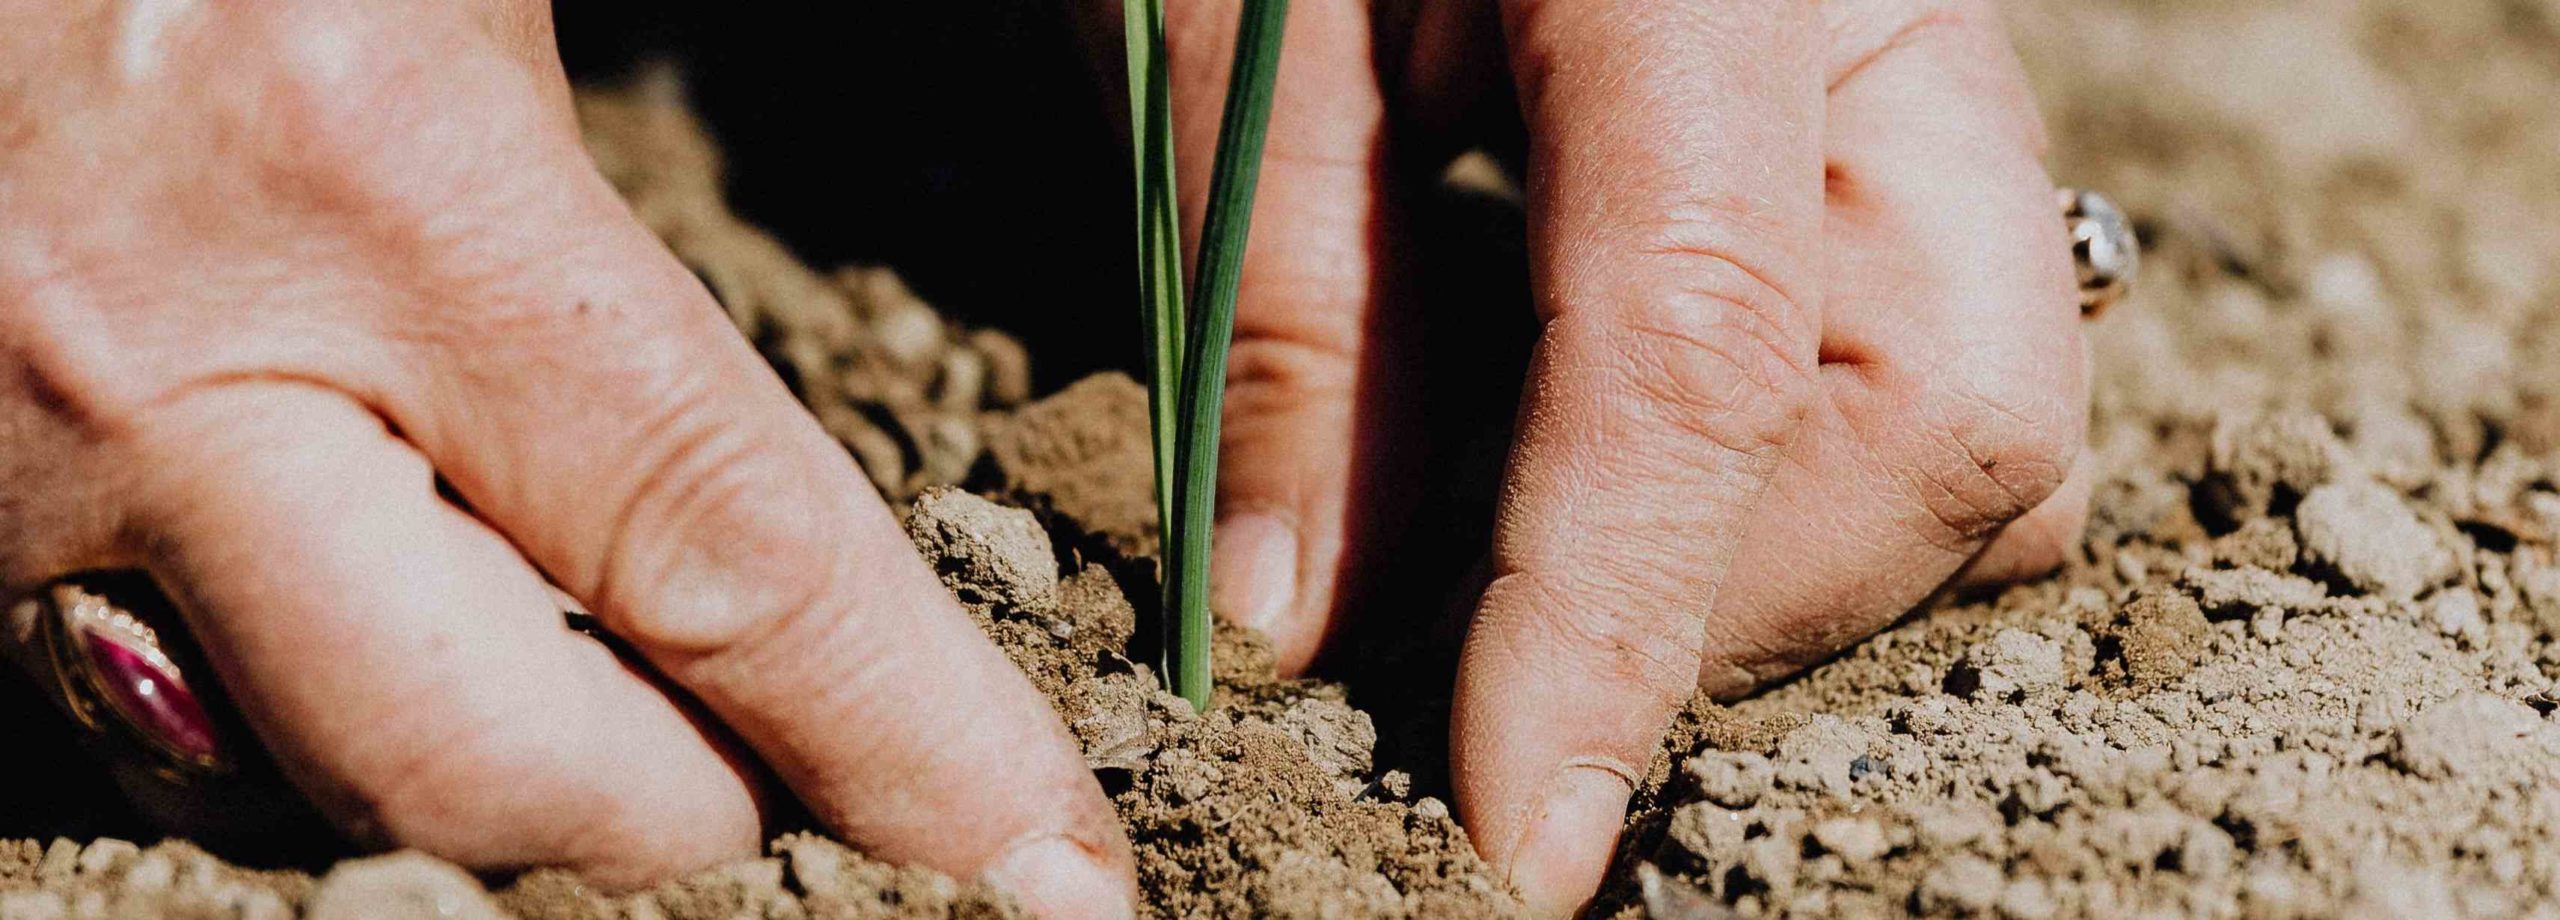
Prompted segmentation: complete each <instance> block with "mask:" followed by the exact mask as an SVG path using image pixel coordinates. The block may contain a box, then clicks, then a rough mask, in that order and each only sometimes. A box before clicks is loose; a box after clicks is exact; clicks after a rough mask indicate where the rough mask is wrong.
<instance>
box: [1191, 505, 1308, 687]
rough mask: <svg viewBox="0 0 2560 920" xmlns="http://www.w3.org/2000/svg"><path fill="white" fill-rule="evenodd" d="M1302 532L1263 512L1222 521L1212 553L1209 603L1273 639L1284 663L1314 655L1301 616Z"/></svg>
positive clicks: (1232, 516)
mask: <svg viewBox="0 0 2560 920" xmlns="http://www.w3.org/2000/svg"><path fill="white" fill-rule="evenodd" d="M1298 554H1299V542H1298V529H1297V528H1296V527H1295V526H1293V525H1291V524H1290V523H1289V522H1288V521H1286V520H1284V519H1282V518H1281V517H1280V516H1279V515H1276V514H1272V513H1269V512H1262V511H1249V512H1243V513H1238V514H1230V515H1227V516H1225V517H1222V518H1220V519H1219V521H1218V524H1217V533H1216V535H1215V537H1214V540H1213V545H1212V548H1211V549H1210V559H1209V602H1210V605H1211V606H1212V607H1214V608H1215V609H1217V610H1218V611H1219V612H1221V613H1224V614H1226V615H1227V616H1228V617H1229V618H1231V619H1233V620H1235V621H1236V622H1237V623H1240V624H1243V625H1245V626H1248V627H1251V628H1252V629H1254V630H1255V631H1257V632H1260V633H1262V634H1263V635H1264V636H1266V637H1268V638H1269V639H1270V640H1271V644H1272V647H1273V650H1274V651H1275V652H1277V653H1278V654H1279V655H1280V657H1281V659H1282V661H1283V662H1284V663H1299V664H1303V663H1304V661H1305V660H1306V659H1307V658H1308V657H1309V656H1310V655H1312V654H1313V652H1314V648H1313V646H1314V644H1315V637H1314V636H1312V635H1306V634H1307V633H1310V632H1312V630H1310V629H1308V628H1307V627H1308V624H1305V623H1303V622H1300V620H1301V619H1302V618H1301V617H1298V616H1297V615H1296V614H1297V607H1298Z"/></svg>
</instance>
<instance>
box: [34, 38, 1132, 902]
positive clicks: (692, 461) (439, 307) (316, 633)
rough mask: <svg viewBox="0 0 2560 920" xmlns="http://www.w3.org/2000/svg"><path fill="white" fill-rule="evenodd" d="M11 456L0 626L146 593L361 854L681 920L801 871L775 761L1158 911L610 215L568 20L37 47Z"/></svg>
mask: <svg viewBox="0 0 2560 920" xmlns="http://www.w3.org/2000/svg"><path fill="white" fill-rule="evenodd" d="M0 432H5V435H0V599H5V598H13V597H19V596H24V595H26V594H28V593H29V592H32V591H35V590H38V589H40V588H41V587H42V586H44V585H45V584H47V583H48V582H51V581H52V580H54V579H56V578H58V577H61V576H64V575H67V574H71V573H74V572H79V571H88V570H97V569H108V568H128V567H130V568H141V569H146V570H148V571H149V572H150V573H151V574H152V575H153V576H154V577H156V578H157V579H158V581H159V582H160V583H161V584H162V585H164V586H165V587H166V588H167V589H168V590H169V592H170V594H171V595H172V596H173V598H174V599H175V601H176V603H177V605H178V607H179V608H180V612H181V613H182V615H183V616H184V618H185V620H186V621H187V624H188V626H189V627H190V629H191V630H192V631H193V632H194V633H195V634H196V635H197V637H198V638H199V640H200V641H201V642H202V644H203V646H204V648H205V651H206V653H207V655H208V657H209V659H210V660H211V662H212V664H213V667H214V670H215V671H216V673H217V676H218V677H219V678H220V680H221V681H222V683H223V684H224V685H225V686H226V687H227V689H228V690H229V691H230V694H231V696H232V697H234V698H235V699H236V701H237V702H238V703H239V704H240V706H241V707H242V709H243V711H244V715H245V717H246V719H247V721H248V723H249V724H250V726H251V727H252V728H253V729H254V730H255V731H256V733H257V734H258V735H259V737H260V739H261V740H262V741H263V742H264V743H265V744H266V745H267V746H268V747H269V748H270V749H271V750H272V751H273V752H274V753H275V754H276V755H277V758H278V760H279V761H280V763H281V764H282V765H283V766H284V769H285V771H286V773H287V774H288V776H289V777H290V778H291V779H292V780H293V781H294V782H295V783H296V784H297V785H298V786H299V787H300V788H301V789H302V790H303V791H304V792H305V793H307V794H308V795H309V796H310V797H311V798H312V799H313V800H314V802H315V803H317V804H318V805H319V806H320V808H321V809H322V810H323V811H324V812H325V813H327V814H328V815H329V816H330V817H331V818H332V819H333V820H335V821H336V822H337V823H338V824H339V825H340V826H341V827H342V828H343V829H345V830H347V831H348V832H350V833H351V834H353V835H355V836H357V837H359V838H361V839H364V840H368V841H372V842H377V843H382V844H399V845H405V846H415V847H419V848H423V849H426V850H429V851H432V852H434V853H437V854H439V855H442V856H446V857H449V858H452V859H455V860H457V861H460V862H463V863H465V864H468V865H471V866H475V867H482V868H507V867H520V866H530V865H567V866H571V867H575V868H578V869H581V870H584V871H585V872H586V873H588V874H589V875H590V876H591V877H593V878H596V879H598V880H600V881H604V882H607V883H630V882H638V881H641V880H644V879H654V878H661V877H665V876H668V875H670V874H674V873H678V872H681V871H685V870H690V869H695V868H699V867H704V866H708V865H712V864H715V863H718V862H721V861H724V860H728V859H732V858H738V857H745V856H750V855H753V854H754V853H755V852H756V851H757V848H758V845H759V843H760V842H761V839H762V833H763V827H762V817H763V815H764V812H765V807H764V802H763V799H764V796H763V795H762V793H761V790H760V789H759V788H758V786H759V783H760V780H759V778H758V777H760V776H762V775H763V771H762V770H761V769H760V768H759V767H757V766H754V765H753V764H758V763H760V764H762V765H765V766H769V767H770V768H771V771H772V773H773V774H774V775H778V776H779V778H780V779H781V780H782V782H783V783H785V784H787V785H788V786H789V788H790V790H791V791H792V792H794V793H796V794H797V795H798V796H799V797H800V798H801V799H802V800H804V801H806V802H807V803H808V804H809V805H810V806H811V808H812V809H813V810H814V811H815V813H816V814H817V815H818V817H819V818H820V819H821V820H823V821H824V822H825V823H826V824H827V825H829V826H830V827H832V828H833V829H835V830H836V831H838V832H841V833H842V834H844V835H845V836H846V837H848V838H849V839H851V840H853V841H855V842H857V843H859V844H861V845H864V846H866V847H868V848H870V849H872V850H873V851H875V852H877V853H879V854H881V855H882V856H884V857H885V858H889V859H893V860H902V861H916V862H922V863H925V864H928V865H932V866H935V867H937V868H941V869H943V870H946V871H950V872H954V873H959V874H963V875H984V876H986V877H988V878H990V879H991V880H993V881H995V882H997V883H998V884H999V885H1001V886H1003V887H1006V888H1008V889H1011V890H1013V891H1016V892H1019V893H1022V894H1024V895H1025V896H1027V897H1029V898H1031V899H1033V901H1034V905H1035V906H1036V907H1038V908H1040V909H1041V910H1042V911H1043V912H1044V913H1047V914H1050V915H1055V916H1107V915H1125V914H1127V913H1128V912H1129V906H1130V905H1129V885H1130V881H1129V878H1130V871H1131V870H1130V868H1129V856H1128V853H1127V845H1126V843H1125V841H1124V840H1123V839H1122V834H1121V831H1120V830H1119V825H1118V823H1117V821H1116V820H1115V819H1114V817H1113V814H1112V811H1111V809H1110V807H1109V806H1108V804H1107V803H1106V802H1105V801H1104V799H1103V797H1102V795H1101V790H1100V788H1099V787H1098V786H1097V784H1096V783H1095V781H1094V779H1093V777H1092V775H1091V774H1090V773H1089V772H1088V771H1087V770H1086V769H1085V767H1084V765H1083V763H1082V761H1081V759H1080V758H1079V757H1078V755H1077V753H1076V751H1075V748H1074V746H1073V744H1072V743H1071V741H1070V740H1069V739H1068V737H1067V735H1066V733H1065V732H1064V730H1063V729H1062V727H1061V726H1060V725H1059V724H1058V722H1057V720H1056V718H1055V716H1054V715H1053V714H1052V712H1051V711H1050V709H1049V708H1048V707H1047V706H1046V705H1045V702H1044V701H1043V700H1042V698H1041V697H1040V696H1039V695H1038V694H1037V693H1035V692H1034V691H1033V689H1032V687H1031V686H1030V684H1029V683H1028V682H1027V681H1026V680H1025V679H1024V678H1023V676H1022V675H1021V674H1020V673H1019V672H1018V671H1016V670H1015V669H1014V668H1013V667H1012V666H1011V665H1010V664H1009V663H1008V662H1007V661H1006V660H1005V659H1004V658H1003V657H1002V655H1000V654H999V653H998V652H997V651H996V650H995V648H994V647H993V646H991V645H990V644H989V643H988V642H987V641H986V639H985V638H984V637H983V636H982V635H981V634H979V632H978V631H977V630H976V629H974V628H973V627H972V626H971V625H970V623H969V621H968V620H967V618H966V616H965V615H964V614H963V613H962V611H961V610H960V609H959V608H958V606H957V605H956V604H955V603H954V602H953V601H952V600H951V598H950V597H949V596H948V595H947V594H946V593H945V592H944V591H943V589H942V587H941V586H940V584H939V583H938V582H937V581H936V579H935V578H934V576H933V575H932V573H931V572H929V571H928V570H927V569H926V568H925V566H924V565H923V564H922V563H921V562H920V561H918V560H917V558H916V557H915V555H914V553H913V551H912V550H911V549H910V547H909V545H908V543H907V541H906V539H905V537H904V536H903V535H902V534H901V533H900V531H899V529H898V527H897V525H896V523H895V522H894V521H893V519H892V517H891V515H890V514H889V513H888V511H887V509H886V508H884V507H883V506H882V504H881V503H880V501H879V500H878V499H877V498H876V497H875V494H874V492H873V490H872V489H871V487H870V485H869V484H868V483H867V482H866V481H865V480H864V478H863V476H862V474H861V473H860V472H859V471H858V470H857V469H856V468H855V467H854V465H853V464H852V463H851V461H850V460H848V459H847V458H846V456H845V454H844V452H843V450H842V449H841V448H839V447H838V446H837V445H836V444H835V443H833V442H832V441H831V440H830V439H829V438H827V436H826V435H825V434H824V433H822V432H821V431H820V430H819V428H818V427H817V425H816V424H815V423H814V422H813V421H812V420H811V419H810V418H809V417H808V415H807V414H806V413H805V412H803V411H801V410H800V409H799V408H798V407H797V406H796V405H795V404H794V402H793V401H792V399H791V397H790V395H789V394H788V393H787V392H786V391H785V389H784V388H783V387H782V386H781V385H780V384H779V383H778V381H776V379H775V378H774V376H773V374H772V372H771V371H770V370H769V369H767V368H766V367H765V366H764V365H763V363H762V362H761V361H760V360H759V359H758V358H757V356H756V355H755V354H754V352H753V351H752V350H751V349H750V348H749V347H748V345H747V344H746V343H745V342H744V341H742V340H741V339H740V338H739V336H738V335H737V334H736V332H735V330H734V329H732V328H731V327H730V326H729V324H728V322H727V320H726V319H725V318H724V317H723V315H722V313H721V311H720V310H719V309H718V307H717V306H716V305H715V304H714V303H713V301H712V299H711V298H710V296H709V295H708V294H707V293H706V292H705V291H704V290H703V288H702V286H701V285H700V283H699V282H698V281H696V279H695V278H694V277H693V276H692V275H691V274H690V273H688V272H687V271H686V270H685V269H684V267H683V266H682V265H680V264H678V263H677V261H676V260H675V259H674V258H672V257H671V256H670V255H669V254H668V253H667V252H666V251H665V250H664V249H662V248H661V246H660V244H659V243H658V241H657V240H656V239H655V238H653V237H652V236H651V235H650V234H649V232H648V231H647V230H646V229H645V228H643V227H642V226H641V225H640V224H639V223H638V222H636V221H635V220H634V219H633V218H632V216H631V214H630V213H629V212H628V211H627V209H626V208H625V206H624V205H623V203H622V201H621V200H620V199H619V198H618V197H617V196H616V195H615V194H614V192H613V190H612V189H611V188H610V187H608V185H607V184H606V183H605V182H604V181H603V180H602V179H601V178H600V177H599V176H598V175H597V173H596V171H595V168H594V166H593V164H592V163H590V162H589V161H588V159H587V155H586V153H585V152H584V151H583V150H582V149H581V147H580V145H579V142H578V137H577V133H576V129H575V126H574V124H573V120H572V117H571V113H570V110H569V94H568V87H567V84H566V82H565V80H564V79H563V77H562V75H561V72H560V67H559V63H558V61H557V59H556V56H555V52H554V48H553V42H552V38H551V34H550V25H549V14H548V10H547V7H546V6H545V5H543V4H541V3H538V2H519V0H483V2H475V3H455V4H406V3H382V2H369V0H368V2H281V3H257V4H215V3H202V2H196V0H118V2H99V3H68V4H63V3H50V4H16V5H13V6H10V7H8V8H5V9H0ZM546 579H547V580H549V581H552V582H555V583H557V584H558V585H560V586H561V587H562V588H564V589H565V590H566V591H567V592H568V593H569V594H571V595H573V596H574V597H576V598H577V599H578V600H579V601H580V602H581V603H583V604H584V605H585V606H586V607H587V608H588V609H590V610H592V611H593V612H594V613H595V614H596V615H597V617H598V618H599V619H600V621H601V622H602V623H603V624H604V625H605V626H606V627H607V628H609V629H610V630H611V631H613V632H614V633H615V634H617V635H618V636H620V637H621V638H622V639H624V640H627V641H628V642H629V643H630V644H631V645H632V646H633V647H635V648H637V649H638V650H639V651H640V652H641V654H642V655H644V656H645V657H646V658H647V660H648V661H649V663H650V664H652V665H654V666H655V667H656V668H657V669H658V670H659V671H662V672H663V673H664V675H665V676H666V677H667V678H668V679H670V680H671V681H672V683H673V685H674V686H675V687H678V688H681V691H682V694H683V696H684V697H686V698H688V699H685V700H680V699H678V698H674V697H671V696H670V695H669V692H666V691H662V690H661V689H660V688H659V686H658V685H657V684H655V683H654V682H653V681H652V679H650V678H649V677H645V676H643V675H641V674H638V673H635V672H634V671H633V670H632V669H630V668H628V667H626V666H625V665H624V663H622V662H621V661H620V660H618V659H617V658H616V657H615V656H614V655H613V654H612V653H610V652H608V651H607V650H606V649H605V648H604V647H603V646H601V645H598V644H596V643H594V642H593V641H591V640H589V639H587V638H585V637H582V636H580V635H578V634H576V633H574V632H571V631H569V630H568V629H566V628H564V627H563V626H562V623H561V618H560V616H559V614H558V608H557V606H556V605H555V604H554V603H553V601H552V598H551V596H550V595H549V594H548V592H547V590H546V587H545V581H546ZM693 701H698V703H699V706H698V708H697V707H696V706H695V705H694V704H693ZM732 736H734V738H736V739H738V740H740V741H742V742H743V744H744V748H745V751H743V752H741V751H735V750H733V749H732V746H731V745H729V744H728V743H727V742H726V741H724V740H722V739H725V738H728V737H732ZM958 778H965V780H966V781H965V782H963V781H956V780H957V779H958Z"/></svg>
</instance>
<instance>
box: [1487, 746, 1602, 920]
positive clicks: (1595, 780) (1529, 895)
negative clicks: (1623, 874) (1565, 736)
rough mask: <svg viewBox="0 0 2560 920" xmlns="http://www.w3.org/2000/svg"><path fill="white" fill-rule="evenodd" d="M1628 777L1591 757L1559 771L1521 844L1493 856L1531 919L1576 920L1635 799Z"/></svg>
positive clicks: (1597, 884) (1532, 813)
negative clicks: (1569, 919)
mask: <svg viewBox="0 0 2560 920" xmlns="http://www.w3.org/2000/svg"><path fill="white" fill-rule="evenodd" d="M1631 775H1632V774H1631V773H1630V772H1629V771H1628V770H1627V769H1626V768H1625V767H1624V766H1621V765H1618V764H1613V763H1603V762H1600V761H1596V760H1590V759H1581V760H1575V761H1568V762H1566V763H1565V764H1564V765H1563V766H1561V767H1558V768H1557V769H1556V772H1555V775H1554V777H1553V778H1552V779H1550V780H1549V781H1548V782H1547V784H1546V786H1545V789H1544V792H1543V793H1542V794H1541V796H1540V798H1539V800H1538V801H1537V802H1536V803H1535V804H1534V805H1533V806H1532V811H1530V812H1529V815H1530V818H1529V823H1528V827H1527V828H1526V829H1525V830H1523V831H1522V832H1521V835H1520V842H1519V843H1518V844H1516V845H1514V846H1513V847H1512V849H1511V850H1510V852H1509V853H1508V854H1507V855H1506V856H1505V857H1498V858H1500V859H1502V860H1503V861H1502V862H1500V863H1498V864H1497V865H1498V867H1499V868H1500V870H1501V871H1502V873H1503V875H1504V876H1505V877H1506V878H1508V879H1509V880H1510V882H1511V885H1512V887H1514V888H1517V889H1519V892H1520V899H1521V901H1522V903H1523V904H1525V905H1526V906H1527V907H1528V909H1529V915H1530V916H1533V917H1570V916H1573V915H1574V914H1576V913H1578V912H1579V911H1580V910H1581V909H1582V905H1583V903H1584V902H1587V901H1589V900H1591V896H1592V894H1594V893H1596V892H1598V891H1599V890H1600V880H1601V877H1602V876H1603V875H1604V874H1605V873H1607V872H1608V870H1609V860H1610V859H1611V857H1612V856H1613V855H1615V853H1616V851H1617V848H1618V832H1619V829H1620V828H1622V827H1623V826H1624V825H1625V823H1626V815H1627V802H1628V800H1629V799H1630V798H1632V797H1633V796H1634V794H1635V785H1634V782H1633V781H1632V779H1631Z"/></svg>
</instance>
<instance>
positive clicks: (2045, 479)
mask: <svg viewBox="0 0 2560 920" xmlns="http://www.w3.org/2000/svg"><path fill="white" fill-rule="evenodd" d="M1931 402H1932V403H1934V405H1932V406H1930V407H1929V408H1928V410H1927V411H1924V412H1923V413H1921V416H1922V417H1924V418H1928V419H1931V420H1932V422H1931V424H1932V425H1933V427H1934V431H1933V432H1932V433H1933V434H1934V436H1935V437H1934V440H1936V441H1937V443H1938V445H1939V446H1940V448H1941V449H1938V450H1935V451H1931V452H1929V456H1931V457H1933V458H1934V459H1933V460H1931V461H1929V462H1928V464H1927V466H1926V467H1925V468H1924V469H1922V470H1921V471H1920V472H1921V473H1922V475H1923V477H1924V479H1925V480H1926V482H1927V484H1928V486H1929V490H1928V491H1929V501H1928V503H1929V508H1930V513H1931V516H1932V517H1933V518H1935V520H1936V521H1937V522H1938V523H1939V524H1940V525H1942V526H1943V527H1945V528H1946V529H1947V530H1948V531H1949V532H1951V533H1953V534H1955V535H1957V536H1959V537H1961V538H1964V539H1966V540H1973V539H1979V538H1982V537H1986V536H1988V535H1989V534H1990V533H1991V532H1993V531H1995V530H1998V529H1999V528H2000V527H2002V526H2004V525H2006V524H2008V523H2009V522H2011V521H2014V520H2017V519H2018V518H2020V517H2022V516H2024V515H2025V514H2027V512H2029V511H2032V510H2034V509H2035V507H2036V506H2037V505H2039V504H2042V503H2043V502H2044V500H2045V499H2046V498H2049V497H2051V496H2052V495H2053V494H2054V493H2055V492H2056V491H2058V490H2060V489H2061V488H2062V484H2063V482H2064V480H2066V479H2068V478H2069V476H2070V473H2071V466H2072V464H2073V463H2074V462H2075V461H2076V460H2077V459H2078V458H2079V453H2080V449H2081V436H2080V426H2079V425H2078V424H2075V423H2074V422H2073V420H2072V419H2071V418H2070V417H2069V416H2068V414H2067V412H2066V410H2065V409H2064V408H2062V403H2061V402H2060V401H2058V400H2051V399H2035V398H2027V397H2023V396H2020V395H2007V394H2001V395H1994V394H1987V393H1984V392H1981V391H1979V390H1957V391H1953V392H1947V393H1942V394H1939V395H1937V396H1935V397H1932V398H1931Z"/></svg>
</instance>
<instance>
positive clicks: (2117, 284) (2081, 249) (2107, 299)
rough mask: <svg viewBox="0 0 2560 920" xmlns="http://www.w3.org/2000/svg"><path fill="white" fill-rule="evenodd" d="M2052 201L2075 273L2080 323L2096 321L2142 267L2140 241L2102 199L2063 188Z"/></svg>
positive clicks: (2120, 214) (2121, 214)
mask: <svg viewBox="0 0 2560 920" xmlns="http://www.w3.org/2000/svg"><path fill="white" fill-rule="evenodd" d="M2056 197H2057V198H2059V199H2060V201H2061V204H2062V219H2063V221H2064V222H2065V225H2066V226H2067V227H2068V229H2069V232H2070V234H2071V258H2072V262H2073V263H2074V264H2075V266H2076V267H2077V268H2078V270H2079V281H2080V318H2081V319H2097V318H2098V317H2099V316H2100V315H2102V314H2104V313H2106V312H2107V308H2108V307H2112V306H2115V304H2116V302H2117V301H2119V300H2123V299H2124V296H2125V294H2126V292H2128V291H2130V290H2132V288H2133V276H2134V273H2135V272H2136V271H2138V270H2140V268H2141V266H2142V240H2141V239H2140V238H2139V237H2137V236H2136V235H2135V234H2134V232H2133V221H2131V220H2128V219H2126V218H2125V215H2124V210H2123V209H2122V208H2118V207H2116V205H2115V202H2112V201H2108V200H2107V196H2105V195H2100V194H2098V193H2096V192H2092V191H2089V190H2087V189H2075V188H2066V189H2061V190H2060V191H2058V192H2057V193H2056Z"/></svg>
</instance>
